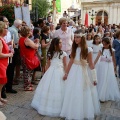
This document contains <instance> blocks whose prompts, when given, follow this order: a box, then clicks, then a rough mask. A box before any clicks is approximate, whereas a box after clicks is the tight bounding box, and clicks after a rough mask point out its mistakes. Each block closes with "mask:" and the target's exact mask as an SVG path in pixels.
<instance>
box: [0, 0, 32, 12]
mask: <svg viewBox="0 0 120 120" xmlns="http://www.w3.org/2000/svg"><path fill="white" fill-rule="evenodd" d="M24 2H25V3H26V4H28V5H29V9H30V10H31V9H32V0H0V6H2V5H5V4H8V3H18V4H23V3H24Z"/></svg>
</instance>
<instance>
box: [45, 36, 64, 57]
mask: <svg viewBox="0 0 120 120" xmlns="http://www.w3.org/2000/svg"><path fill="white" fill-rule="evenodd" d="M59 41H60V38H58V37H57V38H54V39H53V40H52V42H51V44H50V47H49V49H48V52H47V56H48V59H52V58H53V56H54V53H55V52H57V53H58V54H59V59H60V56H61V55H62V54H63V51H62V50H61V49H60V48H59ZM58 54H57V55H58Z"/></svg>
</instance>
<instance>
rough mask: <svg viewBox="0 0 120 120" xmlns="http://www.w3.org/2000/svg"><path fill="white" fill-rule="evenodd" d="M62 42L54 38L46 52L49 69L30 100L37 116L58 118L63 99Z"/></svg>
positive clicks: (63, 60) (63, 58)
mask: <svg viewBox="0 0 120 120" xmlns="http://www.w3.org/2000/svg"><path fill="white" fill-rule="evenodd" d="M61 48H62V40H60V39H59V38H54V39H53V40H52V42H51V45H50V48H49V50H48V56H49V59H50V60H51V62H50V64H51V65H50V67H49V68H48V70H47V71H46V72H45V74H44V76H43V77H42V79H41V81H40V83H39V84H38V87H37V89H36V91H35V95H34V97H33V100H32V104H31V105H32V107H33V108H35V109H36V110H37V111H38V113H39V114H42V115H47V116H52V117H57V116H60V112H61V108H62V103H63V97H64V82H65V81H64V80H63V76H64V70H65V68H66V56H67V54H66V53H65V52H63V51H62V50H61Z"/></svg>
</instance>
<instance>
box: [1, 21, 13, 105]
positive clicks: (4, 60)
mask: <svg viewBox="0 0 120 120" xmlns="http://www.w3.org/2000/svg"><path fill="white" fill-rule="evenodd" d="M7 29H8V28H7V25H6V24H5V23H4V22H2V21H0V105H4V103H6V102H7V101H6V100H5V99H3V98H2V97H1V91H2V87H3V86H4V85H5V83H7V77H6V70H7V66H8V57H12V56H13V53H9V48H8V45H7V44H6V42H5V40H4V36H6V35H7V31H8V30H7Z"/></svg>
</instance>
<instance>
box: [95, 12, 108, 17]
mask: <svg viewBox="0 0 120 120" xmlns="http://www.w3.org/2000/svg"><path fill="white" fill-rule="evenodd" d="M102 15H103V11H99V12H98V13H97V16H102ZM104 16H106V17H108V14H107V13H106V12H105V11H104Z"/></svg>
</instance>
